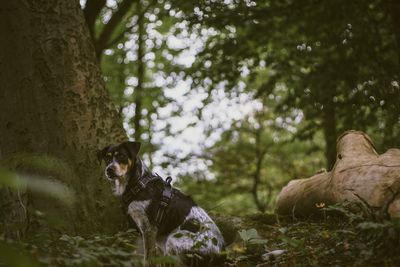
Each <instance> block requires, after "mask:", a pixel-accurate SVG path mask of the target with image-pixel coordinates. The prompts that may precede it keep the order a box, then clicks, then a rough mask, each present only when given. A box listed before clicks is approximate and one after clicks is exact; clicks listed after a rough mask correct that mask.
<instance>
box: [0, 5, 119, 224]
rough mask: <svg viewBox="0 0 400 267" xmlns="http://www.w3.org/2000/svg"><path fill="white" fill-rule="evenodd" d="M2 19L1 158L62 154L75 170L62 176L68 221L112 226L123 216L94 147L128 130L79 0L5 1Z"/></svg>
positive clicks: (112, 139)
mask: <svg viewBox="0 0 400 267" xmlns="http://www.w3.org/2000/svg"><path fill="white" fill-rule="evenodd" d="M0 20H1V23H0V34H1V36H3V37H4V38H3V39H2V41H1V42H0V79H1V81H2V83H1V90H0V101H1V103H2V105H1V106H0V134H1V138H0V158H1V159H2V160H4V159H6V158H9V157H11V156H13V155H15V154H18V153H34V154H40V155H50V156H53V157H56V158H58V159H61V160H63V161H64V162H66V163H67V164H69V165H70V166H71V168H72V169H73V171H74V172H75V173H76V174H77V178H76V179H71V180H70V181H64V182H65V183H67V184H68V185H69V186H70V187H71V188H73V189H74V190H75V192H76V195H77V196H78V199H79V203H78V204H79V205H77V206H76V207H75V211H74V215H73V216H74V217H68V216H70V215H69V214H68V216H66V215H65V214H64V212H63V210H60V209H58V215H59V216H60V217H61V218H63V219H64V220H65V225H66V228H67V229H68V230H72V229H73V230H76V231H78V232H80V231H85V230H88V229H90V230H93V231H95V230H99V229H101V230H107V229H109V230H110V229H112V228H114V229H115V227H116V225H119V224H120V223H122V216H121V215H120V209H119V207H118V206H117V205H116V203H115V201H114V200H113V198H112V196H111V193H110V189H109V188H108V185H107V184H106V182H105V180H101V179H99V177H101V176H102V175H103V174H102V173H103V171H102V168H101V167H100V165H99V164H98V162H97V160H96V157H95V152H96V150H97V149H98V148H100V147H102V146H105V145H106V144H109V143H115V142H118V141H122V140H124V139H126V136H125V134H124V132H123V128H122V123H121V119H120V118H119V117H118V115H117V112H116V110H115V108H114V106H113V105H112V103H111V100H110V97H109V96H108V93H107V91H106V90H105V87H104V82H103V80H102V76H101V73H100V69H99V66H98V63H97V60H96V56H95V49H94V46H93V45H92V41H91V37H90V33H89V30H88V28H87V26H86V24H85V19H84V16H83V12H82V10H81V8H80V5H79V1H78V0H53V1H50V0H47V1H34V0H13V1H5V2H4V3H2V5H1V7H0ZM14 197H15V196H14ZM32 203H35V201H33V202H32ZM52 205H53V203H52V202H49V203H48V206H52ZM54 205H55V204H54ZM50 210H54V209H50ZM56 210H57V208H56Z"/></svg>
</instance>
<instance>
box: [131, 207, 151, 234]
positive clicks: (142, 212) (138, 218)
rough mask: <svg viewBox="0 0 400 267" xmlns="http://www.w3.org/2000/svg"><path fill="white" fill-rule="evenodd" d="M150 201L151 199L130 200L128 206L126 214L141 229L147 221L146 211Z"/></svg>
mask: <svg viewBox="0 0 400 267" xmlns="http://www.w3.org/2000/svg"><path fill="white" fill-rule="evenodd" d="M150 202H151V200H141V201H132V202H131V203H130V204H129V206H128V214H129V215H130V216H131V218H132V219H133V221H134V222H135V223H136V225H137V226H138V227H139V229H140V230H141V231H143V230H144V229H143V228H144V227H146V225H147V224H148V223H149V218H148V215H147V213H146V211H147V208H148V207H149V205H150Z"/></svg>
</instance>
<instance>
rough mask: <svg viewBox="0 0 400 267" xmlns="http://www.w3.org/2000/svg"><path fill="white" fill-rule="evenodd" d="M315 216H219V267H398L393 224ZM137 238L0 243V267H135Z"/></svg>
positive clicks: (397, 231) (399, 238)
mask: <svg viewBox="0 0 400 267" xmlns="http://www.w3.org/2000/svg"><path fill="white" fill-rule="evenodd" d="M332 212H334V213H335V216H332V215H331V213H332ZM321 214H322V217H321V218H319V219H317V220H315V219H314V220H293V218H291V219H285V220H282V219H280V220H277V218H276V217H275V216H274V215H268V214H256V215H251V216H247V217H243V218H238V217H236V218H234V217H223V216H221V217H220V218H219V219H218V220H217V221H219V222H220V225H221V228H222V229H223V232H225V233H227V238H226V239H227V241H228V242H229V243H230V244H229V246H228V247H227V249H226V252H225V253H226V255H225V256H226V261H225V266H400V255H399V253H398V251H399V249H400V221H399V220H393V219H392V220H387V221H377V220H373V219H366V218H365V216H362V215H361V214H357V213H352V212H349V211H348V210H346V209H345V208H344V207H342V206H336V207H335V206H334V207H330V208H328V209H322V210H321ZM338 215H339V217H338ZM137 238H138V234H137V232H136V231H134V230H128V231H124V232H119V233H116V234H115V235H91V236H86V237H81V236H68V235H60V236H58V237H56V238H46V239H43V238H36V239H31V240H28V241H25V242H15V241H14V242H12V241H10V240H5V239H1V243H0V262H1V263H0V266H7V267H11V266H21V267H22V266H24V267H28V266H141V265H142V259H143V256H142V254H141V253H140V252H139V251H140V250H139V249H138V247H137V242H136V239H137ZM175 260H176V259H175V258H174V257H160V258H158V259H156V261H157V262H158V263H162V264H169V266H176V264H175Z"/></svg>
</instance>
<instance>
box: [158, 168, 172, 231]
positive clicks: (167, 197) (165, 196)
mask: <svg viewBox="0 0 400 267" xmlns="http://www.w3.org/2000/svg"><path fill="white" fill-rule="evenodd" d="M171 181H172V178H171V176H168V177H167V179H165V186H164V189H163V192H162V196H161V201H160V205H159V206H158V210H157V215H156V218H155V221H154V223H155V224H156V226H157V227H158V226H160V225H161V222H162V221H163V219H164V217H165V212H166V210H167V208H168V205H169V203H170V202H171V199H172V196H173V190H172V186H171Z"/></svg>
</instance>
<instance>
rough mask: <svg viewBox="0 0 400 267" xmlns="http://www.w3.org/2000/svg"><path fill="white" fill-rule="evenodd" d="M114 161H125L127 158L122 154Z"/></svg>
mask: <svg viewBox="0 0 400 267" xmlns="http://www.w3.org/2000/svg"><path fill="white" fill-rule="evenodd" d="M115 159H116V160H117V161H126V160H127V159H128V158H127V157H126V155H124V154H118V155H116V156H115Z"/></svg>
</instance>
